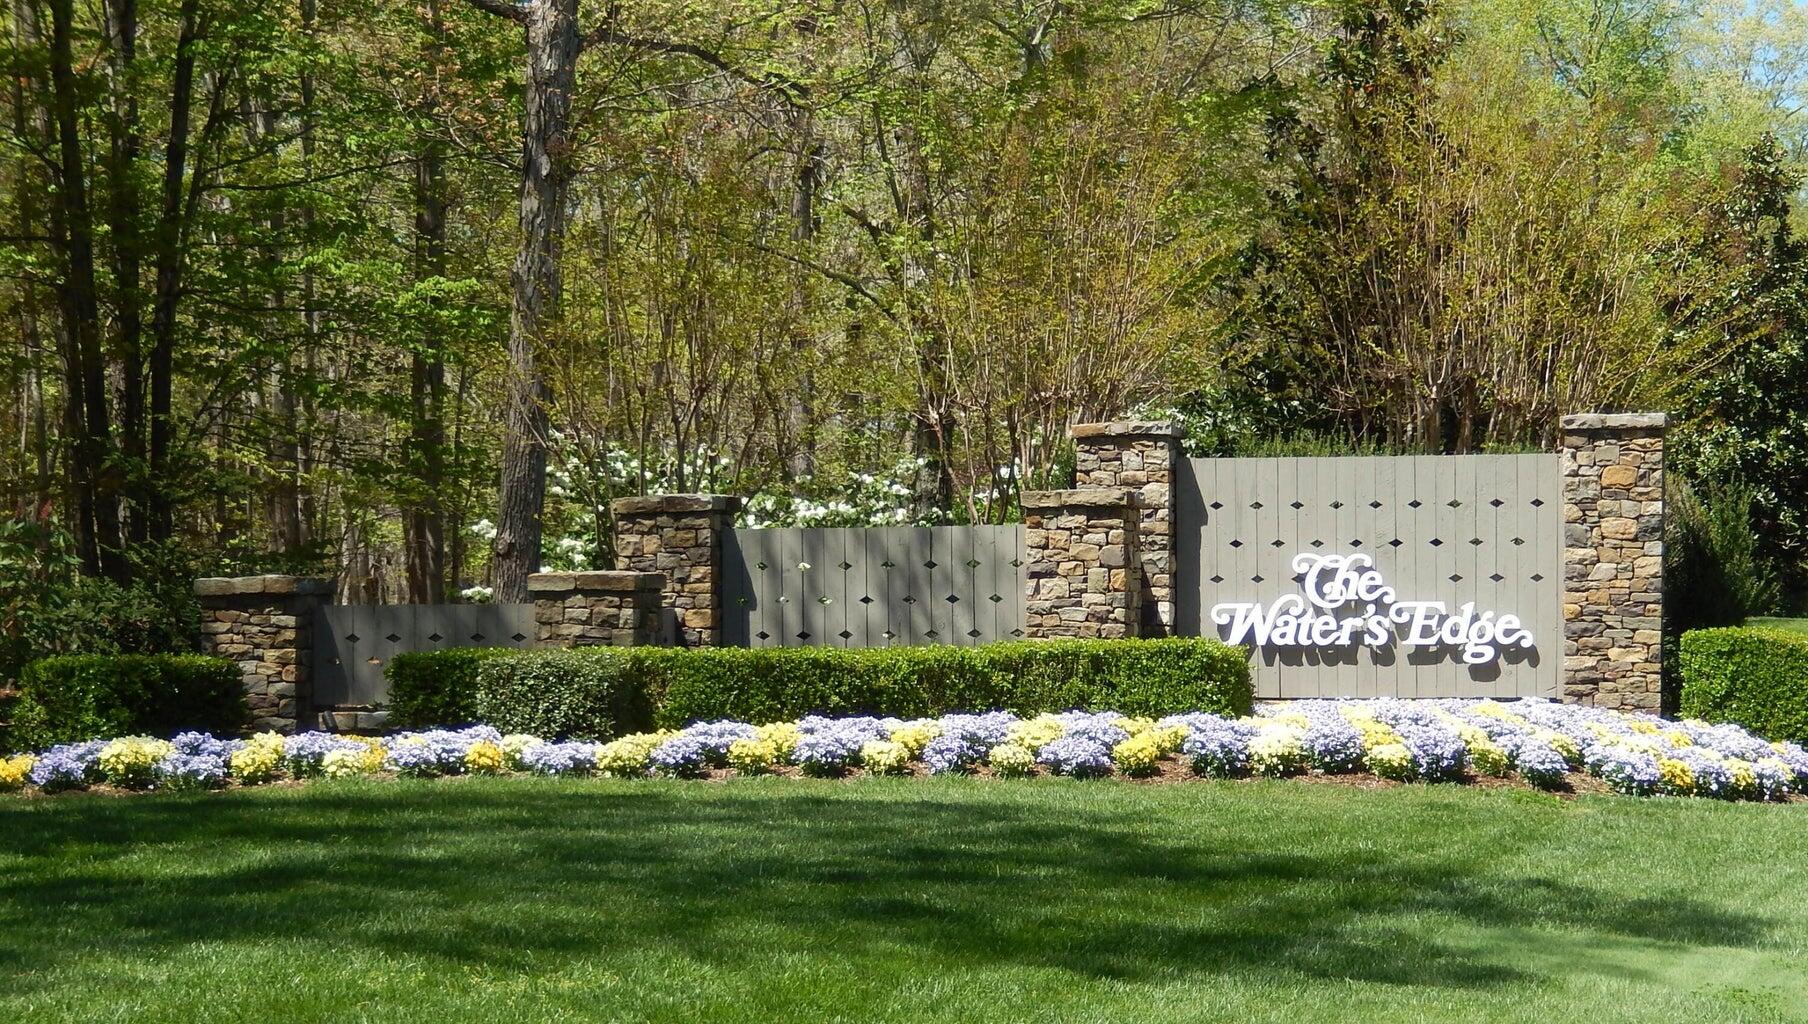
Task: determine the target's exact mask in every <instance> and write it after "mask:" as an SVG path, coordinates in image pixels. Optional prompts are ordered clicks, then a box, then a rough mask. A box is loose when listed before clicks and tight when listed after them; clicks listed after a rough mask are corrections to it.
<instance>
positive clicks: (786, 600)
mask: <svg viewBox="0 0 1808 1024" xmlns="http://www.w3.org/2000/svg"><path fill="white" fill-rule="evenodd" d="M778 603H779V604H790V603H791V595H789V594H780V595H778Z"/></svg>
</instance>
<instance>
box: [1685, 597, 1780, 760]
mask: <svg viewBox="0 0 1808 1024" xmlns="http://www.w3.org/2000/svg"><path fill="white" fill-rule="evenodd" d="M1681 650H1682V713H1683V714H1684V715H1685V716H1687V717H1690V718H1701V719H1705V720H1707V721H1710V722H1734V723H1737V724H1739V725H1742V726H1745V727H1746V728H1747V729H1750V730H1751V731H1752V732H1755V733H1757V734H1758V735H1760V736H1764V737H1767V738H1769V739H1773V740H1794V741H1796V742H1798V743H1804V742H1808V635H1803V634H1801V633H1792V632H1790V631H1789V630H1785V629H1770V628H1766V627H1761V626H1731V627H1727V628H1724V629H1693V630H1690V631H1689V632H1687V633H1684V634H1683V635H1682V644H1681Z"/></svg>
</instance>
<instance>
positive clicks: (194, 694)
mask: <svg viewBox="0 0 1808 1024" xmlns="http://www.w3.org/2000/svg"><path fill="white" fill-rule="evenodd" d="M12 714H13V722H12V736H11V740H10V742H11V743H12V744H13V745H14V746H16V747H18V748H19V749H21V750H39V749H42V748H44V747H48V746H52V745H54V744H57V743H74V742H77V741H80V740H93V739H102V738H104V737H108V736H130V735H134V734H138V733H144V734H149V735H153V736H171V735H174V734H176V733H178V732H183V731H185V730H190V729H195V730H200V731H202V732H212V733H217V734H220V735H231V734H233V733H237V732H241V731H243V730H244V728H245V726H246V725H247V723H248V722H249V720H250V712H249V710H248V709H247V707H246V705H245V689H244V685H243V684H242V683H241V682H240V680H239V668H238V666H237V665H235V664H233V663H232V662H230V661H227V660H225V659H224V658H209V657H204V656H202V655H199V654H71V655H63V656H59V657H54V658H44V659H41V660H39V661H34V662H31V663H30V664H28V665H26V666H25V670H24V671H23V672H21V673H20V674H19V696H18V699H17V700H16V701H15V702H14V704H13V709H12Z"/></svg>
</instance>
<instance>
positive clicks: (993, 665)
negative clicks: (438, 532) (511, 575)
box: [434, 638, 1252, 739]
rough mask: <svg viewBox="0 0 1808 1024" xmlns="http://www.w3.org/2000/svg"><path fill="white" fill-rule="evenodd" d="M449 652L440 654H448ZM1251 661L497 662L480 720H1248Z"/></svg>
mask: <svg viewBox="0 0 1808 1024" xmlns="http://www.w3.org/2000/svg"><path fill="white" fill-rule="evenodd" d="M440 656H441V655H434V657H440ZM1251 701H1252V691H1251V688H1250V679H1249V662H1248V656H1247V655H1246V654H1245V653H1244V651H1243V650H1241V649H1240V648H1234V647H1229V646H1226V645H1224V644H1222V643H1219V642H1218V641H1216V640H1206V639H1185V638H1173V639H1160V640H1048V641H1023V642H1013V643H998V644H985V645H982V646H979V647H946V646H937V647H890V648H874V649H869V650H860V649H854V650H843V649H837V648H821V647H782V648H758V649H742V648H699V649H676V648H659V647H638V648H585V649H578V650H573V651H540V652H533V653H531V654H522V655H517V656H513V657H502V658H492V659H490V660H487V661H485V662H483V663H482V665H481V666H480V667H479V669H478V672H477V688H476V697H475V709H476V717H477V718H478V719H480V720H482V721H485V722H489V723H490V724H493V725H495V726H497V727H498V728H501V729H505V730H507V731H511V732H514V731H520V732H532V733H535V734H538V735H545V736H579V737H585V738H592V739H601V738H607V737H609V736H613V735H618V734H619V733H620V732H623V731H632V730H634V729H638V728H645V723H646V722H648V721H649V720H650V721H651V722H652V723H653V724H657V725H658V726H660V727H666V728H675V727H678V726H682V725H685V724H687V723H689V722H694V721H702V720H710V719H720V718H732V719H736V720H739V721H747V722H777V721H787V720H791V719H795V718H800V717H802V716H804V715H807V714H812V713H821V714H839V715H852V714H876V715H895V716H897V717H900V718H914V717H921V716H929V715H939V714H945V713H947V712H951V711H983V710H987V709H991V708H1003V709H1006V710H1009V711H1014V712H1017V713H1019V714H1026V715H1027V714H1036V713H1039V712H1043V711H1063V710H1067V709H1069V708H1098V709H1107V708H1108V709H1112V710H1116V711H1121V712H1123V713H1125V714H1130V715H1165V714H1173V713H1177V712H1185V711H1212V712H1217V713H1219V714H1224V715H1244V714H1248V713H1249V710H1250V704H1251Z"/></svg>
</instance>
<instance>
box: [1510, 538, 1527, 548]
mask: <svg viewBox="0 0 1808 1024" xmlns="http://www.w3.org/2000/svg"><path fill="white" fill-rule="evenodd" d="M1524 543H1525V538H1524V537H1514V538H1513V546H1514V547H1519V546H1520V545H1522V544H1524Z"/></svg>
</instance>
